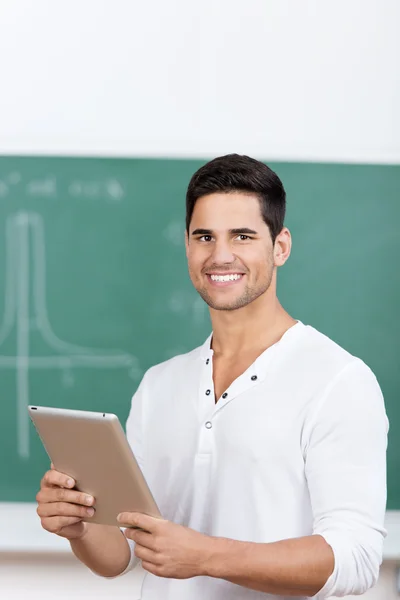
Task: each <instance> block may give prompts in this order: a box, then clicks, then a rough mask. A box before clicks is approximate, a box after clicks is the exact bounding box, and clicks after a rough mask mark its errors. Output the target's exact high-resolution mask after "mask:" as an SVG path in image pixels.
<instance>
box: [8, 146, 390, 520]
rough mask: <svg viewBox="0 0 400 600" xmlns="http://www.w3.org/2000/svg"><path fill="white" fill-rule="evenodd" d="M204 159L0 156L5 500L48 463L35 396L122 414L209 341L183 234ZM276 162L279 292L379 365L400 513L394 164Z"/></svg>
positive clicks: (29, 488)
mask: <svg viewBox="0 0 400 600" xmlns="http://www.w3.org/2000/svg"><path fill="white" fill-rule="evenodd" d="M204 162H205V161H204V160H158V159H157V160H153V159H103V158H96V159H91V158H54V157H52V158H49V157H0V319H1V320H0V395H1V396H0V397H1V407H2V418H1V435H0V457H1V460H0V501H34V499H35V494H36V491H37V489H38V486H39V481H40V478H41V476H42V474H43V472H44V471H45V470H46V469H47V468H48V460H47V456H46V455H45V452H44V450H43V449H42V447H41V444H40V441H39V440H38V438H37V436H36V434H35V432H34V430H33V428H32V426H31V424H30V422H29V419H28V416H27V411H26V406H27V404H28V403H30V404H44V405H53V406H64V407H71V408H86V409H89V410H100V411H106V412H116V413H117V414H118V415H119V417H120V419H121V421H123V422H124V421H125V419H126V417H127V414H128V410H129V405H130V398H131V396H132V394H133V392H134V391H135V389H136V387H137V385H138V383H139V381H140V378H141V376H142V375H143V373H144V371H145V370H146V369H147V368H148V367H149V366H151V365H152V364H155V363H157V362H160V361H162V360H165V359H167V358H169V357H170V356H172V355H175V354H178V353H181V352H185V351H188V350H190V349H191V348H193V347H194V346H196V345H198V344H200V343H201V342H202V341H203V340H204V338H205V337H206V336H207V335H208V333H209V331H210V324H209V318H208V311H207V307H206V305H205V304H204V303H203V301H202V300H201V299H200V298H199V297H198V296H197V294H196V292H195V291H194V290H193V289H192V286H191V283H190V280H189V277H188V275H187V268H186V259H185V253H184V244H183V236H184V217H185V209H184V198H185V191H186V187H187V184H188V182H189V179H190V176H191V175H192V173H193V172H194V171H195V170H196V169H197V168H198V167H199V166H200V165H201V164H203V163H204ZM270 164H271V166H272V167H273V168H274V169H275V170H276V171H277V172H278V174H279V175H280V177H281V179H282V180H283V182H284V185H285V187H286V190H287V196H288V209H287V220H286V225H287V226H288V227H289V228H290V230H291V232H292V236H293V250H292V255H291V257H290V259H289V261H288V263H287V264H286V265H285V266H284V267H283V268H282V269H280V272H279V277H278V294H279V297H280V300H281V302H282V303H283V305H284V306H285V308H286V309H287V310H288V311H289V312H290V313H291V314H292V315H293V316H294V317H296V318H299V319H301V320H302V321H303V322H305V323H309V324H311V325H313V326H314V327H316V328H317V329H319V330H320V331H322V332H323V333H325V334H326V335H328V336H329V337H331V338H332V339H333V340H335V341H336V342H338V343H339V344H341V345H342V346H343V347H345V348H346V349H347V350H349V351H350V352H352V353H353V354H355V355H357V356H359V357H361V358H362V359H363V360H365V362H366V363H367V364H368V365H369V366H370V367H371V368H372V369H373V371H374V372H375V374H376V375H377V377H378V380H379V382H380V384H381V387H382V390H383V392H384V395H385V399H386V404H387V411H388V414H389V419H390V422H391V432H390V442H389V503H388V508H392V509H394V508H397V509H399V508H400V477H399V476H398V474H399V472H400V442H399V441H398V440H399V439H400V435H399V434H400V407H399V406H398V394H399V390H400V369H399V366H400V365H399V357H400V342H399V340H400V335H399V334H400V331H399V326H398V320H397V308H398V307H399V306H400V281H399V268H398V257H399V256H400V234H399V230H398V227H399V225H398V224H399V222H400V166H383V165H380V166H379V165H376V166H372V165H368V166H366V165H364V166H361V165H339V164H311V163H307V164H299V163H279V164H276V163H275V164H273V163H270Z"/></svg>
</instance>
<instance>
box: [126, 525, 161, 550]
mask: <svg viewBox="0 0 400 600" xmlns="http://www.w3.org/2000/svg"><path fill="white" fill-rule="evenodd" d="M124 535H125V537H126V538H128V539H130V540H132V541H133V542H135V543H136V544H139V545H140V546H144V547H145V548H149V549H150V550H153V551H157V549H158V548H157V544H156V541H155V536H154V534H152V533H147V532H146V531H141V530H140V529H133V528H132V527H129V528H128V529H125V530H124Z"/></svg>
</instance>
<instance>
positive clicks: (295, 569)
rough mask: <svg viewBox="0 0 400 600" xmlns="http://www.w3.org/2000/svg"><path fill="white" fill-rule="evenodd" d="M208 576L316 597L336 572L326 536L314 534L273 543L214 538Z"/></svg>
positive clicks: (277, 593)
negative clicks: (334, 571)
mask: <svg viewBox="0 0 400 600" xmlns="http://www.w3.org/2000/svg"><path fill="white" fill-rule="evenodd" d="M210 550H211V551H210V554H209V557H208V560H207V561H206V571H207V572H206V573H205V574H206V575H208V576H211V577H217V578H220V579H226V580H227V581H231V582H232V583H237V584H238V585H242V586H244V587H248V588H250V589H253V590H258V591H261V592H265V593H269V594H276V595H283V596H314V595H315V594H316V593H317V592H318V591H319V590H320V589H321V588H322V587H323V586H324V585H325V583H326V581H327V579H328V578H329V576H330V575H331V573H332V572H333V569H334V555H333V552H332V549H331V547H330V546H329V545H328V544H327V543H326V541H325V540H324V538H323V537H321V536H319V535H313V536H308V537H303V538H295V539H290V540H282V541H279V542H273V543H269V544H260V543H254V542H238V541H235V540H229V539H225V538H212V543H211V546H210Z"/></svg>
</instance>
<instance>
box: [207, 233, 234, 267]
mask: <svg viewBox="0 0 400 600" xmlns="http://www.w3.org/2000/svg"><path fill="white" fill-rule="evenodd" d="M212 260H213V263H214V264H216V265H222V264H229V263H232V262H234V261H235V255H234V254H233V252H232V248H231V246H230V244H229V242H228V241H226V240H222V239H220V240H217V241H216V242H215V244H214V248H213V254H212Z"/></svg>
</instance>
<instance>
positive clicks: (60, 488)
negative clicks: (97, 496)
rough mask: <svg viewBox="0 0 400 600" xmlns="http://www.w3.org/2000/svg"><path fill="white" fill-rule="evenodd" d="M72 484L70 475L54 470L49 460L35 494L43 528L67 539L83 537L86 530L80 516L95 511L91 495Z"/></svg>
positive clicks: (82, 516)
mask: <svg viewBox="0 0 400 600" xmlns="http://www.w3.org/2000/svg"><path fill="white" fill-rule="evenodd" d="M74 485H75V481H74V480H73V479H72V477H69V476H68V475H65V474H64V473H60V472H59V471H56V470H55V468H54V465H53V464H52V465H51V470H50V471H47V472H46V473H45V475H44V477H43V479H42V481H41V482H40V490H39V492H38V493H37V495H36V500H37V502H38V507H37V509H36V512H37V514H38V515H39V517H40V520H41V524H42V527H43V529H46V531H50V532H51V533H55V534H57V535H59V536H61V537H64V538H67V539H68V540H73V539H78V538H82V537H83V536H84V535H85V533H86V531H87V527H86V525H87V524H86V523H83V521H82V519H83V518H85V517H88V516H92V515H93V514H94V508H92V505H93V504H94V502H95V500H94V498H93V497H92V496H88V495H87V494H84V493H82V492H78V491H76V490H73V489H71V488H73V487H74ZM68 488H69V489H68ZM89 506H90V507H91V508H88V507H89Z"/></svg>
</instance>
